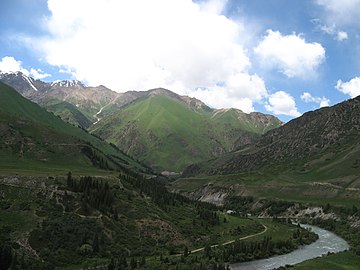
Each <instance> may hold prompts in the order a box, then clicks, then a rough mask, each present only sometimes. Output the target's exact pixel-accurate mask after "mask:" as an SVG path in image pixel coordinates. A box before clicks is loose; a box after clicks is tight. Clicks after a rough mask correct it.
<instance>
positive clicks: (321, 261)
mask: <svg viewBox="0 0 360 270" xmlns="http://www.w3.org/2000/svg"><path fill="white" fill-rule="evenodd" d="M290 269H293V270H315V269H326V270H358V269H360V256H356V255H355V254H354V253H352V252H342V253H337V254H332V255H329V256H325V257H321V258H316V259H313V260H309V261H305V262H302V263H300V264H297V265H295V266H294V267H291V268H290Z"/></svg>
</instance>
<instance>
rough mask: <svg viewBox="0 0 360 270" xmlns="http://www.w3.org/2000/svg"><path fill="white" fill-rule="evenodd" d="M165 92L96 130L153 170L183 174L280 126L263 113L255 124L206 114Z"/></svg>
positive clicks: (136, 104)
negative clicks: (187, 167) (182, 171)
mask: <svg viewBox="0 0 360 270" xmlns="http://www.w3.org/2000/svg"><path fill="white" fill-rule="evenodd" d="M164 91H165V90H163V91H162V92H160V90H159V92H158V93H154V94H150V95H148V96H146V97H144V98H141V99H138V100H136V101H135V102H133V103H131V104H129V105H127V106H125V107H123V108H122V109H120V110H119V111H118V112H116V113H114V114H112V115H110V116H108V117H105V118H104V119H102V120H101V121H100V122H99V123H97V124H96V125H95V126H93V127H92V129H91V132H93V133H94V134H96V135H98V136H100V137H102V138H104V139H106V140H107V141H109V142H112V143H114V144H116V145H117V146H118V147H119V148H120V149H122V150H123V151H124V152H126V153H128V154H130V155H132V156H134V157H136V158H138V159H140V160H142V161H144V162H146V163H147V164H149V165H151V166H157V167H158V168H160V169H162V170H169V171H178V172H179V171H181V170H182V169H183V168H184V167H185V166H187V165H189V164H191V163H194V162H199V161H201V160H204V159H208V158H213V157H216V156H219V155H221V154H224V153H226V152H228V151H231V150H233V149H235V147H240V146H243V145H245V144H247V143H250V142H252V141H254V140H255V139H256V138H257V137H258V136H259V134H261V133H263V132H264V131H265V130H266V129H270V128H274V127H277V126H279V125H280V124H281V122H280V121H279V120H278V119H276V118H275V117H269V118H270V119H271V121H270V122H273V124H268V121H263V118H264V117H265V118H267V117H268V116H264V115H261V116H262V117H259V119H260V120H257V121H255V120H254V121H251V119H250V118H251V117H248V116H246V114H244V113H242V112H240V111H238V110H234V112H235V113H237V114H239V115H241V117H243V118H244V119H246V121H243V119H242V118H241V117H238V116H236V115H230V114H229V113H221V112H219V111H212V110H211V109H210V108H208V109H207V110H206V109H204V107H203V106H200V104H196V103H195V101H193V100H192V101H191V102H186V101H184V100H183V99H181V97H180V96H178V95H176V94H174V93H172V95H170V94H168V95H166V93H168V92H170V91H168V92H165V94H164ZM170 93H171V92H170ZM263 122H266V123H265V124H264V123H263ZM276 123H277V124H276Z"/></svg>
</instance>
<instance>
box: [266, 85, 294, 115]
mask: <svg viewBox="0 0 360 270" xmlns="http://www.w3.org/2000/svg"><path fill="white" fill-rule="evenodd" d="M265 108H266V110H268V111H269V112H272V113H275V114H283V115H289V116H293V117H298V116H300V115H301V113H300V112H299V111H298V109H297V107H296V103H295V99H294V98H293V97H292V96H291V95H289V94H288V93H286V92H284V91H278V92H276V93H274V94H271V95H270V96H269V99H268V104H266V105H265Z"/></svg>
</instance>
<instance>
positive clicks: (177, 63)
mask: <svg viewBox="0 0 360 270" xmlns="http://www.w3.org/2000/svg"><path fill="white" fill-rule="evenodd" d="M226 4H227V1H226V0H209V1H199V2H193V1H191V0H172V1H168V0H153V1H147V0H122V1H118V0H107V1H101V0H48V8H49V11H50V13H51V15H50V16H49V17H48V18H46V20H45V25H46V28H47V29H48V35H47V36H45V37H41V38H32V39H31V41H30V42H29V41H28V40H27V44H30V45H28V46H31V47H32V48H38V50H39V53H40V55H41V56H42V57H43V58H44V59H46V61H47V62H48V63H49V64H50V65H53V66H58V67H59V70H62V71H66V72H67V73H69V74H71V75H72V77H74V78H76V79H78V80H81V81H84V82H86V83H87V84H88V85H99V84H103V85H106V86H107V87H109V88H111V89H113V90H115V91H118V92H124V91H128V90H147V89H150V88H155V87H165V88H168V89H170V90H173V91H175V92H177V93H179V94H186V95H189V96H201V95H202V94H203V93H204V92H203V91H202V92H201V91H199V90H197V89H203V90H204V89H205V90H206V91H207V92H208V93H209V94H208V95H209V96H214V97H215V96H216V95H218V96H220V95H222V96H223V97H224V98H223V102H222V103H221V104H220V103H219V101H216V102H212V103H209V105H211V106H214V105H213V104H215V103H216V104H218V107H219V106H220V107H225V106H226V105H227V104H229V103H231V104H235V105H237V108H240V109H243V110H249V108H252V109H253V102H259V101H260V100H261V98H262V97H264V96H266V95H267V91H266V88H265V85H264V83H263V81H262V79H261V78H259V77H258V76H257V75H256V74H249V72H248V70H249V68H250V67H251V63H250V59H249V57H248V55H247V51H246V50H245V48H244V46H243V42H244V40H246V37H247V36H248V34H247V33H246V31H247V30H246V28H245V27H244V25H243V24H242V23H241V22H239V21H234V20H232V19H230V18H227V17H225V16H223V15H222V12H223V11H224V9H226ZM241 80H243V81H241ZM261 83H262V84H263V85H262V86H261V87H260V88H259V89H257V87H258V86H259V84H261ZM219 86H220V87H219ZM229 97H231V99H232V101H231V102H229V101H228V100H227V99H228V98H229ZM208 100H211V98H208ZM214 100H215V98H214ZM219 100H221V99H219ZM239 106H240V107H239Z"/></svg>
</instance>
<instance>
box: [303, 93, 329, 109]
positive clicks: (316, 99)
mask: <svg viewBox="0 0 360 270" xmlns="http://www.w3.org/2000/svg"><path fill="white" fill-rule="evenodd" d="M301 99H302V100H303V101H305V102H307V103H309V102H314V103H318V104H319V106H320V108H321V107H327V106H329V103H330V100H329V99H327V98H325V97H313V96H312V95H311V94H310V93H309V92H304V93H303V94H302V95H301Z"/></svg>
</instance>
